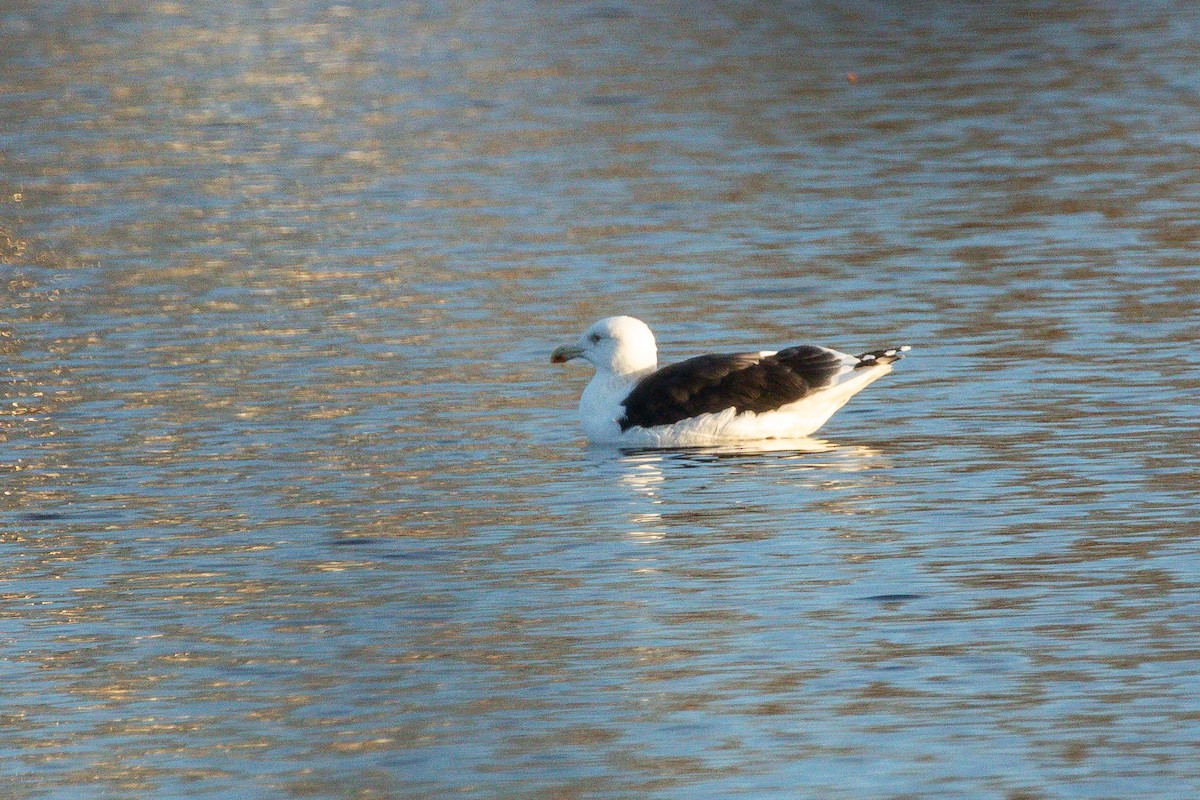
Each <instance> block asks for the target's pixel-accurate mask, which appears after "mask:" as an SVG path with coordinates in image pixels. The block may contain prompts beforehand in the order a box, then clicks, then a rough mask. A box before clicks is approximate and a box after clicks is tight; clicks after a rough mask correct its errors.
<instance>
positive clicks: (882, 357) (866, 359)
mask: <svg viewBox="0 0 1200 800" xmlns="http://www.w3.org/2000/svg"><path fill="white" fill-rule="evenodd" d="M909 350H912V345H907V344H904V345H900V346H899V347H889V348H887V349H886V350H872V351H870V352H869V353H863V354H862V355H860V356H858V366H857V367H855V369H858V368H859V367H874V366H876V365H878V364H891V363H892V362H893V361H899V360H900V359H902V358H904V354H905V353H907V352H908V351H909Z"/></svg>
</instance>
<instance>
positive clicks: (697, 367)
mask: <svg viewBox="0 0 1200 800" xmlns="http://www.w3.org/2000/svg"><path fill="white" fill-rule="evenodd" d="M843 359H844V356H842V355H841V354H840V353H835V352H834V351H832V350H827V349H825V348H824V347H815V346H813V345H801V346H800V347H790V348H788V349H787V350H780V351H779V352H778V353H776V354H774V355H770V356H759V355H758V354H757V353H734V354H730V355H711V356H697V357H696V358H689V359H688V360H687V361H680V362H679V363H678V364H671V365H670V366H667V367H663V368H662V369H660V370H658V371H657V372H655V373H653V374H651V375H647V376H646V377H645V378H643V379H642V380H641V382H640V383H638V385H637V386H635V387H634V388H633V391H631V392H630V393H629V396H628V397H626V398H625V400H624V401H623V403H622V404H623V405H624V406H625V416H624V417H622V418H621V420H620V423H621V430H628V429H629V428H632V427H635V426H641V427H643V428H652V427H654V426H655V425H670V424H672V423H675V422H679V421H680V420H684V419H688V418H690V417H698V416H700V415H701V414H714V413H717V412H719V411H724V410H725V409H727V408H734V409H737V411H738V413H741V412H743V411H755V412H759V413H761V412H763V411H774V410H775V409H777V408H779V407H780V406H785V405H787V404H788V403H794V402H795V401H797V400H799V399H801V398H803V397H805V396H807V395H809V394H811V393H812V392H814V391H816V390H817V389H821V388H823V387H825V386H828V385H829V383H830V382H831V381H832V380H833V378H834V376H835V375H837V374H838V372H840V371H841V369H842V367H843V366H844V365H845V361H844V360H843Z"/></svg>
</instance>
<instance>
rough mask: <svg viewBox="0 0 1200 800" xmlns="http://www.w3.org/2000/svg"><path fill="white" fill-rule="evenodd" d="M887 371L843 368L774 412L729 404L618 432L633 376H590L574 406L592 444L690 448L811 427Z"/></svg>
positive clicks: (795, 433)
mask: <svg viewBox="0 0 1200 800" xmlns="http://www.w3.org/2000/svg"><path fill="white" fill-rule="evenodd" d="M891 371H892V365H891V364H879V365H877V366H874V367H868V368H865V369H857V370H854V369H847V371H845V372H843V373H842V374H841V375H839V376H838V379H837V380H838V382H837V383H835V384H833V385H832V386H829V387H827V388H825V389H822V390H820V391H818V392H815V393H813V394H811V395H809V396H808V397H805V398H803V399H801V400H797V401H796V402H794V403H790V404H788V405H786V406H782V407H780V408H778V409H776V410H775V411H767V412H763V413H760V414H756V413H755V412H753V411H744V412H742V413H741V414H738V413H737V412H736V411H735V410H734V409H732V408H729V409H726V410H725V411H721V412H719V413H716V414H702V415H700V416H698V417H691V418H690V419H685V420H681V421H679V422H676V423H674V424H672V425H656V426H655V427H653V428H641V427H635V428H630V429H628V430H625V431H622V430H621V426H620V424H619V423H618V422H617V420H618V419H620V418H621V415H622V414H623V412H624V409H623V407H622V406H621V401H622V400H624V399H625V396H626V395H627V394H628V393H629V391H630V389H632V388H633V385H634V383H636V380H634V381H632V382H631V381H630V380H628V379H626V380H624V381H622V380H620V379H617V378H614V377H613V376H611V375H609V376H601V375H599V374H597V375H596V377H595V378H593V379H592V382H591V383H589V384H588V386H587V388H586V389H585V390H584V392H583V397H582V398H581V399H580V402H579V411H580V415H581V417H582V419H583V429H584V433H586V434H587V437H588V439H590V440H591V441H592V442H595V443H597V444H616V445H621V446H628V447H696V446H703V445H712V444H722V443H727V442H738V441H752V440H756V439H760V440H761V439H792V438H799V437H803V436H808V435H809V434H811V433H813V432H815V431H816V430H817V429H818V428H820V427H821V426H822V425H824V424H825V423H826V422H828V421H829V418H830V417H832V416H833V415H834V413H835V412H836V411H837V410H838V409H839V408H841V407H842V406H844V405H845V404H846V402H847V401H848V400H849V399H850V398H851V397H853V396H854V395H856V394H858V393H859V392H861V391H862V390H863V389H865V388H867V387H868V386H870V385H871V384H872V383H874V382H875V381H877V380H879V379H880V378H882V377H883V376H884V375H886V374H888V373H889V372H891Z"/></svg>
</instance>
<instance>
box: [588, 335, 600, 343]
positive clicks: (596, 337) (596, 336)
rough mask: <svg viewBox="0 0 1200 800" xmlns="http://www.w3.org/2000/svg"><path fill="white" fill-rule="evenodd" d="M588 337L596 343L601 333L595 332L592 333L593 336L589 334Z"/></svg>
mask: <svg viewBox="0 0 1200 800" xmlns="http://www.w3.org/2000/svg"><path fill="white" fill-rule="evenodd" d="M588 338H589V339H591V340H592V344H595V343H596V342H598V341H600V334H598V333H593V334H592V335H591V336H589V337H588Z"/></svg>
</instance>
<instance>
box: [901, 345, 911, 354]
mask: <svg viewBox="0 0 1200 800" xmlns="http://www.w3.org/2000/svg"><path fill="white" fill-rule="evenodd" d="M909 350H912V345H911V344H906V345H904V346H903V347H901V348H900V352H901V353H907V352H908V351H909Z"/></svg>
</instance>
